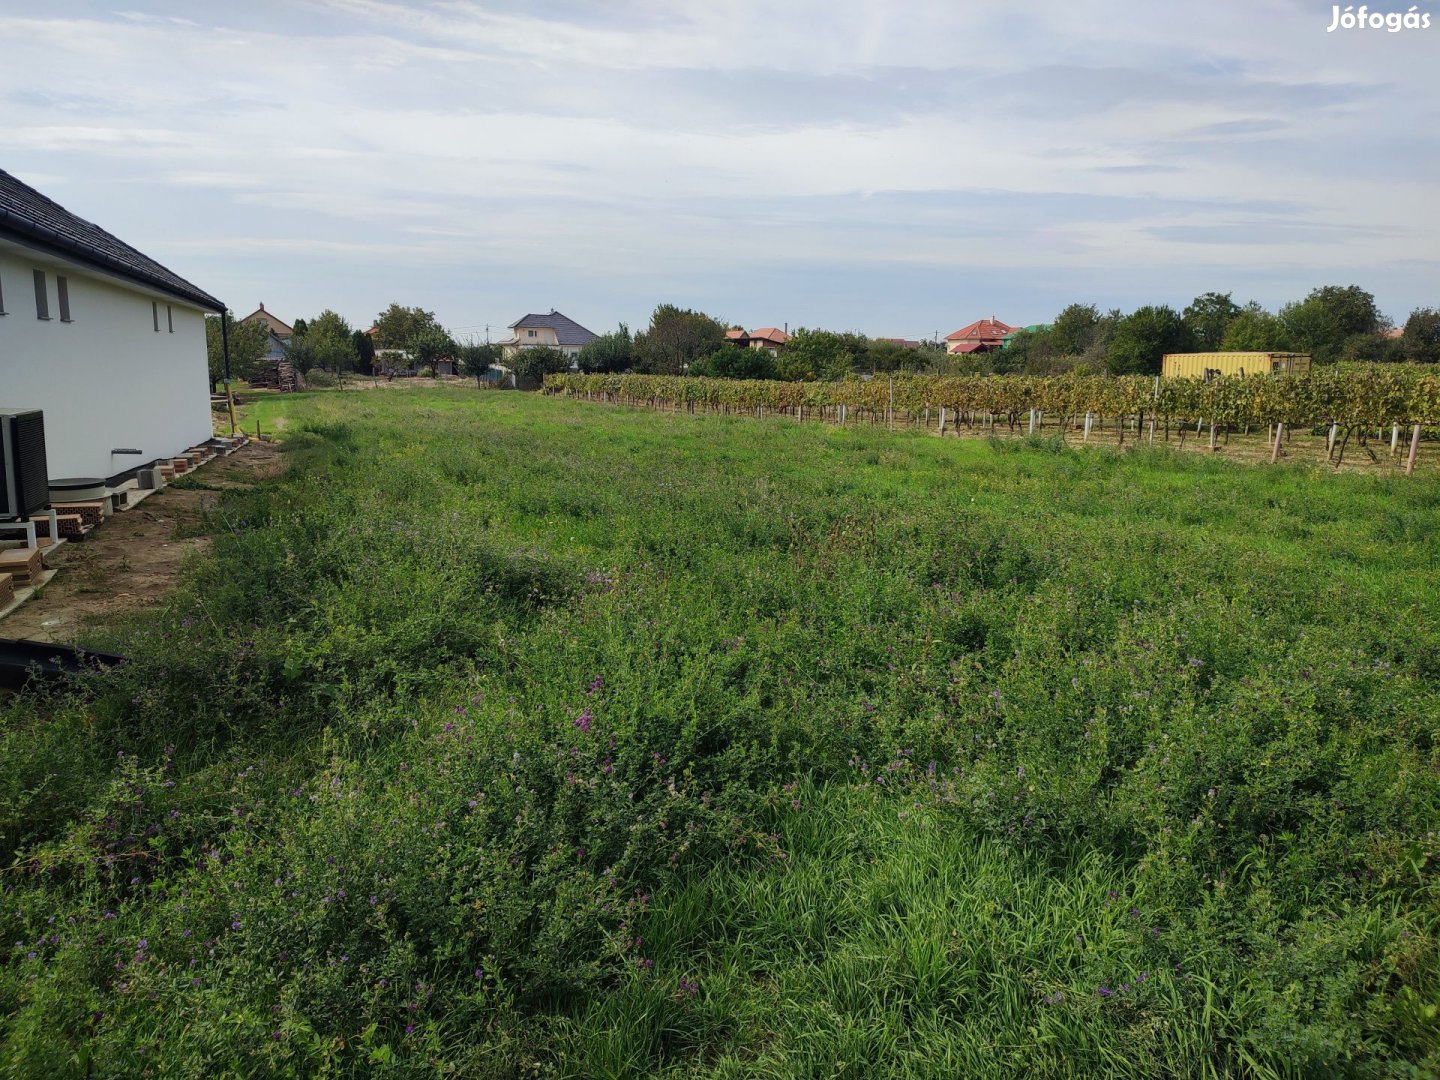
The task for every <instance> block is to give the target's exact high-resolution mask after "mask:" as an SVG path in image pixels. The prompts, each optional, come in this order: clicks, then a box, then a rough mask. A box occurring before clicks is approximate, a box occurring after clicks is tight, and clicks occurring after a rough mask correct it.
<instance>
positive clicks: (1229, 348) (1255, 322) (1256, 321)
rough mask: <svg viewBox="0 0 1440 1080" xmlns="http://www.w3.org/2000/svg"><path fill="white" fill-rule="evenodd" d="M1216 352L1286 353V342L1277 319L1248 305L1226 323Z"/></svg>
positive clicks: (1283, 329)
mask: <svg viewBox="0 0 1440 1080" xmlns="http://www.w3.org/2000/svg"><path fill="white" fill-rule="evenodd" d="M1220 348H1221V350H1222V351H1224V352H1288V351H1290V339H1289V337H1288V336H1287V334H1286V331H1285V324H1284V323H1282V322H1281V321H1280V318H1279V316H1277V315H1273V314H1271V313H1270V312H1268V311H1266V310H1265V309H1264V308H1262V307H1261V306H1260V305H1259V304H1255V303H1251V304H1247V305H1245V307H1244V308H1242V309H1241V311H1240V313H1239V314H1238V315H1236V316H1235V317H1234V318H1233V319H1231V320H1230V325H1229V326H1227V327H1226V328H1225V336H1224V337H1223V338H1221V339H1220Z"/></svg>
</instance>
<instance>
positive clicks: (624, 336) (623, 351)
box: [576, 323, 635, 374]
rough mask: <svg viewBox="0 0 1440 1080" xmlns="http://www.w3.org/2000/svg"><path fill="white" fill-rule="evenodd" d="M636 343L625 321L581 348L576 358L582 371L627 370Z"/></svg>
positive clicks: (605, 371)
mask: <svg viewBox="0 0 1440 1080" xmlns="http://www.w3.org/2000/svg"><path fill="white" fill-rule="evenodd" d="M634 350H635V343H634V341H632V340H631V338H630V328H629V327H628V326H626V325H625V324H624V323H621V324H620V328H619V329H618V330H612V331H611V332H610V333H608V334H601V335H600V336H599V337H597V338H596V339H595V340H594V341H592V342H590V343H589V344H588V345H586V346H585V347H584V348H582V349H581V350H580V355H579V356H577V357H576V360H577V361H578V362H579V364H580V370H581V371H587V372H592V373H602V374H603V373H607V372H613V371H625V370H627V369H628V368H629V367H630V363H631V358H632V355H633V353H634Z"/></svg>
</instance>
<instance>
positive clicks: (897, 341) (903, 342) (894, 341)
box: [875, 337, 920, 349]
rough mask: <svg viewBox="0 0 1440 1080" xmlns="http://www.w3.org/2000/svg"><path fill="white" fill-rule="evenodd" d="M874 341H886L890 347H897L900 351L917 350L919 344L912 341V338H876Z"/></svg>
mask: <svg viewBox="0 0 1440 1080" xmlns="http://www.w3.org/2000/svg"><path fill="white" fill-rule="evenodd" d="M875 340H876V341H888V342H889V343H890V344H891V345H898V346H900V348H902V349H918V348H919V347H920V342H918V341H916V340H914V339H913V338H903V337H881V338H876V339H875Z"/></svg>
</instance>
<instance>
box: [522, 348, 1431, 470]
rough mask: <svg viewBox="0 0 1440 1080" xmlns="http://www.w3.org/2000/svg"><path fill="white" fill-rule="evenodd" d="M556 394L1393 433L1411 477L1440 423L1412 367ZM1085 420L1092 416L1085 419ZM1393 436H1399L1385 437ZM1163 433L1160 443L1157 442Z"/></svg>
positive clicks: (791, 411)
mask: <svg viewBox="0 0 1440 1080" xmlns="http://www.w3.org/2000/svg"><path fill="white" fill-rule="evenodd" d="M545 390H546V392H548V393H559V394H564V395H570V396H582V397H586V398H590V399H594V400H602V401H611V402H625V403H631V404H640V405H648V406H650V407H652V408H674V409H680V410H684V411H691V412H693V411H695V410H696V409H703V410H716V411H721V412H728V413H741V414H744V413H751V414H762V413H781V414H786V415H792V416H795V417H797V418H798V419H802V420H803V419H806V418H807V415H808V417H809V418H812V419H817V420H818V419H824V420H836V421H839V422H841V423H843V422H845V421H846V419H847V418H852V417H854V418H858V417H859V416H869V417H870V418H880V419H882V420H885V421H887V422H894V421H895V419H896V418H903V422H907V423H908V422H912V421H914V420H917V419H919V418H920V417H922V416H923V417H924V419H925V422H926V423H927V424H928V423H929V422H930V420H931V417H932V416H933V417H934V418H935V419H936V421H937V422H938V427H939V431H940V432H941V434H943V433H944V432H945V427H946V423H947V420H948V421H949V422H950V423H952V424H954V423H957V422H965V423H967V424H971V425H974V424H976V423H978V424H979V425H980V426H981V427H982V428H986V427H988V428H991V429H993V428H994V427H995V426H996V425H997V424H1004V425H1006V426H1007V427H1008V428H1009V429H1010V430H1012V431H1013V430H1015V429H1016V427H1017V424H1019V425H1024V426H1026V427H1027V429H1028V430H1034V428H1035V424H1036V418H1037V417H1043V416H1046V415H1049V416H1052V417H1059V418H1060V421H1061V427H1062V429H1064V428H1072V429H1082V428H1083V430H1084V431H1085V432H1086V436H1087V437H1088V434H1089V432H1090V430H1091V428H1092V425H1094V426H1096V428H1097V429H1098V426H1099V425H1100V424H1102V423H1104V421H1105V419H1106V418H1109V419H1110V421H1111V426H1112V427H1114V428H1116V429H1117V431H1118V432H1119V433H1120V438H1121V441H1122V442H1123V439H1124V430H1125V428H1126V426H1127V424H1129V425H1131V426H1132V428H1133V430H1135V431H1137V432H1138V431H1141V430H1145V429H1146V424H1147V422H1148V424H1149V430H1150V431H1152V432H1153V430H1154V427H1155V425H1156V424H1157V423H1159V424H1163V425H1164V427H1165V429H1166V430H1167V431H1168V430H1169V429H1170V428H1171V427H1172V425H1173V426H1174V427H1175V428H1178V429H1183V428H1185V427H1187V426H1193V427H1194V428H1195V429H1196V431H1197V432H1199V431H1201V430H1203V428H1204V427H1205V426H1206V425H1208V426H1209V438H1210V445H1211V447H1212V448H1213V447H1214V446H1215V440H1216V438H1217V434H1223V433H1225V432H1229V431H1238V430H1242V429H1243V430H1245V431H1249V430H1250V429H1252V428H1263V429H1265V430H1266V431H1267V432H1271V433H1272V434H1273V437H1274V440H1275V453H1274V456H1275V457H1278V455H1279V448H1280V437H1281V433H1282V432H1283V431H1284V430H1285V429H1287V428H1289V429H1294V428H1297V427H1298V428H1316V427H1323V428H1328V439H1327V450H1328V451H1329V452H1331V453H1333V452H1334V450H1335V449H1336V448H1338V449H1339V452H1340V454H1341V455H1342V456H1343V453H1344V446H1345V444H1346V443H1347V442H1348V441H1349V438H1350V436H1351V434H1352V433H1354V432H1355V431H1356V430H1360V431H1362V432H1366V431H1368V432H1370V433H1372V434H1388V435H1389V438H1390V442H1391V447H1392V449H1398V448H1399V447H1398V443H1399V439H1400V435H1401V432H1402V429H1403V430H1404V433H1405V434H1406V435H1407V436H1409V438H1408V440H1407V441H1408V442H1409V451H1410V453H1409V460H1408V461H1407V471H1409V470H1412V469H1413V467H1414V459H1415V455H1416V452H1417V450H1418V446H1419V441H1420V435H1421V429H1422V426H1425V425H1432V424H1435V423H1437V422H1440V375H1437V374H1436V373H1435V372H1434V371H1432V370H1430V369H1427V368H1423V367H1418V366H1408V365H1393V364H1390V365H1342V366H1339V367H1335V368H1327V369H1324V370H1321V371H1318V372H1314V373H1312V374H1308V375H1252V376H1248V377H1243V378H1242V377H1229V378H1226V377H1220V378H1213V379H1210V380H1208V381H1205V380H1200V379H1158V380H1157V379H1154V378H1148V377H1144V376H1122V377H1114V376H1059V377H1046V376H1026V375H991V376H937V375H897V376H894V377H877V378H873V379H870V380H861V379H844V380H839V381H835V382H780V381H775V380H742V379H705V378H693V377H689V376H674V375H582V374H572V373H567V374H558V375H547V376H546V377H545ZM1082 418H1083V420H1082ZM1386 428H1388V429H1389V431H1388V432H1382V429H1386ZM1152 437H1153V435H1152Z"/></svg>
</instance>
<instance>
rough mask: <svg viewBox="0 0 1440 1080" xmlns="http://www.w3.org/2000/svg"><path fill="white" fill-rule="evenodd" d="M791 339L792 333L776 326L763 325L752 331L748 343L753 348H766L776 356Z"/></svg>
mask: <svg viewBox="0 0 1440 1080" xmlns="http://www.w3.org/2000/svg"><path fill="white" fill-rule="evenodd" d="M789 340H790V335H789V334H787V333H786V332H785V331H784V330H781V329H778V328H777V327H774V326H762V327H760V329H758V330H751V331H750V335H749V342H748V344H749V346H750V348H752V349H764V350H766V351H767V352H769V354H770V355H771V356H775V355H778V354H779V352H780V350H781V349H783V348H784V347H785V344H786V343H787V342H788V341H789Z"/></svg>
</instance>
